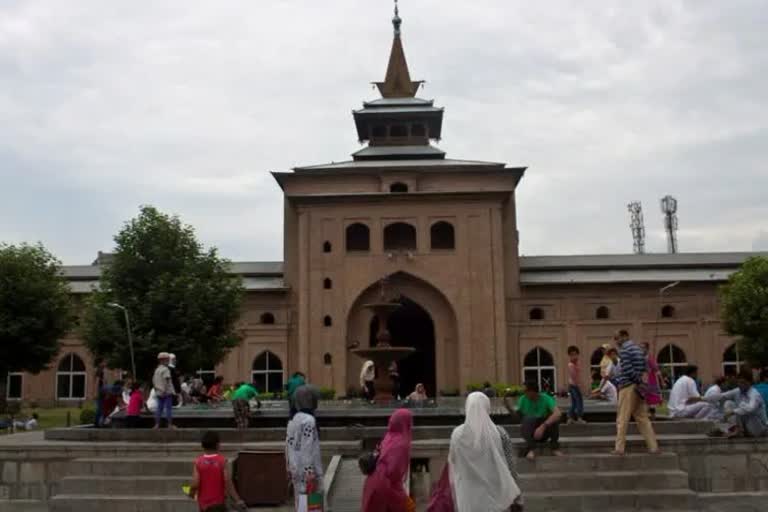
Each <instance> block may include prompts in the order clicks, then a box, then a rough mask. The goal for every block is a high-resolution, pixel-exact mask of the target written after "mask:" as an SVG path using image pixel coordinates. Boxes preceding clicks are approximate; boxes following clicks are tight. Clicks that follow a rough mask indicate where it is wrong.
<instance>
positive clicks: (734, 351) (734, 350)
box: [723, 343, 744, 375]
mask: <svg viewBox="0 0 768 512" xmlns="http://www.w3.org/2000/svg"><path fill="white" fill-rule="evenodd" d="M742 364H744V362H743V361H742V360H741V356H740V354H739V347H738V346H737V345H736V344H735V343H734V344H733V345H731V346H729V347H728V348H726V349H725V352H723V375H736V374H738V373H739V372H740V371H741V365H742Z"/></svg>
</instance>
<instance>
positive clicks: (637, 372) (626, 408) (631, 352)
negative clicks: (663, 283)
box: [613, 329, 659, 455]
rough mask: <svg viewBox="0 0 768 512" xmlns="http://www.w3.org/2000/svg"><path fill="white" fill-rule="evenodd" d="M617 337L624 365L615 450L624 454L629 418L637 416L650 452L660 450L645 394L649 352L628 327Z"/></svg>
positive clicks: (619, 381)
mask: <svg viewBox="0 0 768 512" xmlns="http://www.w3.org/2000/svg"><path fill="white" fill-rule="evenodd" d="M615 339H616V344H617V345H618V346H619V360H620V361H621V364H620V365H619V370H618V374H617V376H616V382H617V387H618V388H619V404H618V408H617V411H616V446H615V448H614V450H613V453H614V454H615V455H624V449H625V446H626V444H627V429H628V428H629V420H630V418H631V417H633V416H634V418H635V421H636V422H637V429H638V430H639V431H640V434H642V436H643V439H645V444H646V446H647V447H648V451H649V452H650V453H659V445H658V443H657V442H656V433H655V432H654V431H653V425H652V424H651V419H650V417H649V416H648V406H647V405H646V403H645V396H644V389H645V387H646V384H647V382H648V363H647V360H646V357H645V352H643V349H641V348H640V347H639V346H638V345H636V344H635V342H634V341H632V340H631V339H629V333H628V332H627V331H626V330H624V329H622V330H620V331H618V332H617V333H616V337H615Z"/></svg>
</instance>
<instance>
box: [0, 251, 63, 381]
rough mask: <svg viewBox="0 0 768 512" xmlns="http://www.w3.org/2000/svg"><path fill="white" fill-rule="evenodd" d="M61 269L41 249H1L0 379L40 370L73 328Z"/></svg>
mask: <svg viewBox="0 0 768 512" xmlns="http://www.w3.org/2000/svg"><path fill="white" fill-rule="evenodd" d="M70 293H71V292H70V289H69V285H68V284H67V281H66V279H65V278H64V276H63V275H62V274H61V264H60V263H59V261H58V260H57V259H56V258H55V257H54V256H53V255H52V254H51V253H49V252H48V251H47V250H46V249H45V248H44V247H43V246H42V245H26V244H22V245H18V246H16V245H7V244H0V376H2V385H4V384H5V374H6V372H9V371H30V372H33V373H37V372H39V371H41V370H44V369H45V368H46V367H47V366H48V365H49V364H50V363H51V361H52V360H53V358H54V357H56V354H57V353H58V352H59V341H60V339H61V338H62V337H63V336H64V335H65V334H66V333H67V331H68V330H69V329H70V327H71V326H72V322H73V315H72V304H71V299H70Z"/></svg>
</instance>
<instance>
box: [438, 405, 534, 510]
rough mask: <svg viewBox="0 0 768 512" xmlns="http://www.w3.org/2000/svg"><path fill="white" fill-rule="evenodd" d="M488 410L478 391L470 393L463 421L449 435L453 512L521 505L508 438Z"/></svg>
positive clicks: (449, 471)
mask: <svg viewBox="0 0 768 512" xmlns="http://www.w3.org/2000/svg"><path fill="white" fill-rule="evenodd" d="M490 413H491V401H490V399H489V398H488V397H487V396H485V395H484V394H483V393H480V392H475V393H471V394H470V395H469V396H468V397H467V403H466V419H465V421H464V424H463V425H459V426H458V427H456V428H455V429H454V431H453V434H451V447H450V451H449V452H448V477H449V478H448V479H446V480H449V482H450V487H451V490H452V493H451V494H452V498H453V508H454V510H455V511H456V512H476V511H478V510H482V511H484V512H485V511H487V512H507V511H508V510H510V508H513V506H514V507H515V508H518V507H519V506H520V505H521V504H522V495H521V492H520V488H519V487H518V486H517V482H515V477H514V466H513V464H514V456H513V454H512V453H511V447H512V443H511V440H510V439H509V436H508V435H507V433H506V432H505V431H504V430H503V429H501V428H499V427H497V426H496V425H495V424H494V423H493V420H491V416H490ZM505 441H506V442H505ZM505 448H506V449H505ZM436 492H439V490H436ZM433 498H434V497H433ZM433 510H437V507H435V508H433Z"/></svg>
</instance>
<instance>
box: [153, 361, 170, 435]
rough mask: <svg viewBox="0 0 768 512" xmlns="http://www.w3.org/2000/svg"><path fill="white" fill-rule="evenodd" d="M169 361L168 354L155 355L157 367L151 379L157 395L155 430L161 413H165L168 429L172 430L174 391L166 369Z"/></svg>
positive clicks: (158, 426) (168, 370)
mask: <svg viewBox="0 0 768 512" xmlns="http://www.w3.org/2000/svg"><path fill="white" fill-rule="evenodd" d="M170 359H171V355H170V354H169V353H168V352H160V353H159V354H157V362H158V365H157V369H156V370H155V375H154V376H153V377H152V386H153V387H154V389H155V393H156V394H157V410H156V411H155V426H154V428H156V429H158V428H160V419H161V418H162V416H163V412H165V413H166V418H167V419H168V428H173V395H175V394H176V390H175V389H174V388H173V382H172V381H171V370H170V369H169V368H168V362H169V361H170Z"/></svg>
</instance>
